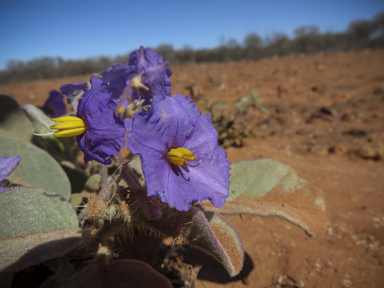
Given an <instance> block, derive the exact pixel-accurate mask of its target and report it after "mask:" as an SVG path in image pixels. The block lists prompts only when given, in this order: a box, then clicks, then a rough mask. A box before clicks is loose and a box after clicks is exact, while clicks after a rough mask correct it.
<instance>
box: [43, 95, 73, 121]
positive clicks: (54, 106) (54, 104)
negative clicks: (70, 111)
mask: <svg viewBox="0 0 384 288" xmlns="http://www.w3.org/2000/svg"><path fill="white" fill-rule="evenodd" d="M41 110H43V112H44V113H45V114H46V115H48V116H49V117H50V118H56V117H60V116H63V115H65V114H67V106H66V105H65V103H64V96H63V94H61V93H60V92H59V91H56V90H52V91H51V92H49V97H48V99H47V101H45V103H44V105H43V107H41Z"/></svg>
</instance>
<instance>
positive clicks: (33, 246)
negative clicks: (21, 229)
mask: <svg viewBox="0 0 384 288" xmlns="http://www.w3.org/2000/svg"><path fill="white" fill-rule="evenodd" d="M82 239H83V236H82V233H81V231H80V230H79V229H66V230H56V231H50V232H41V233H34V234H29V235H23V236H19V237H15V238H10V239H3V240H0V271H18V270H22V269H24V268H27V267H29V266H32V265H36V264H39V263H41V262H44V261H47V260H50V259H54V258H57V257H60V256H62V255H64V254H66V253H68V252H69V251H70V250H72V249H73V248H75V247H76V246H77V245H78V244H79V243H80V242H81V240H82Z"/></svg>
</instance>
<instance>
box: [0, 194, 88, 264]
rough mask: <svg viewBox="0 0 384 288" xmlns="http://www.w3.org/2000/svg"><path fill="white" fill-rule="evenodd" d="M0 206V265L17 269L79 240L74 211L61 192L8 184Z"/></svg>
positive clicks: (47, 257)
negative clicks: (14, 186)
mask: <svg viewBox="0 0 384 288" xmlns="http://www.w3.org/2000/svg"><path fill="white" fill-rule="evenodd" d="M0 207H2V209H0V227H1V231H0V239H1V240H0V250H1V251H2V252H1V253H0V257H1V261H0V263H1V264H0V269H4V268H7V270H19V269H23V268H25V267H28V266H30V265H34V264H37V263H40V262H42V261H45V260H48V259H52V258H56V257H59V256H60V255H63V254H65V253H67V252H68V251H69V250H71V249H72V248H73V247H74V246H76V245H77V244H78V243H79V242H80V241H81V235H80V234H79V233H78V230H79V229H78V227H79V224H78V220H77V216H76V213H75V211H74V209H73V208H72V206H71V204H69V203H68V202H67V201H66V200H65V199H63V197H62V196H61V195H58V194H55V193H53V192H51V191H47V190H42V189H36V188H26V187H17V188H11V189H7V190H6V191H4V192H2V193H0ZM50 241H53V242H50ZM41 245H43V246H41Z"/></svg>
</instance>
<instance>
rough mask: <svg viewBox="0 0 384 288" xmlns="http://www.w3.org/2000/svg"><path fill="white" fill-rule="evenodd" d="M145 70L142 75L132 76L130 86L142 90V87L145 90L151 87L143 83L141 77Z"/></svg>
mask: <svg viewBox="0 0 384 288" xmlns="http://www.w3.org/2000/svg"><path fill="white" fill-rule="evenodd" d="M143 74H144V72H141V74H140V75H137V76H136V77H134V78H132V80H131V82H130V86H131V88H132V89H134V90H140V89H144V90H147V91H148V90H149V88H148V87H147V86H145V85H144V84H143V83H141V77H142V76H143Z"/></svg>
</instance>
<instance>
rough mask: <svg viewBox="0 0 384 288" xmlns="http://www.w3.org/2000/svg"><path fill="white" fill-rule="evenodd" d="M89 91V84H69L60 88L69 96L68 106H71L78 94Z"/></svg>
mask: <svg viewBox="0 0 384 288" xmlns="http://www.w3.org/2000/svg"><path fill="white" fill-rule="evenodd" d="M88 89H89V85H88V83H87V82H78V83H68V84H64V85H63V86H61V87H60V92H61V93H62V94H64V95H65V96H67V102H68V104H71V103H72V101H73V100H74V99H75V97H76V94H77V93H78V92H80V91H86V90H88Z"/></svg>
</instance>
